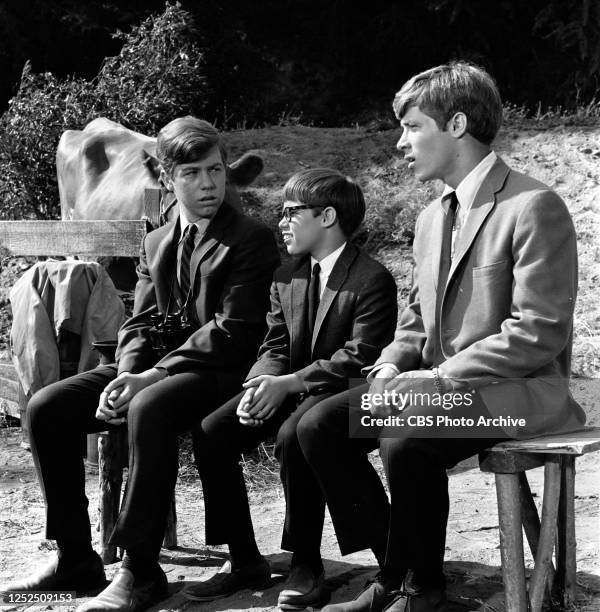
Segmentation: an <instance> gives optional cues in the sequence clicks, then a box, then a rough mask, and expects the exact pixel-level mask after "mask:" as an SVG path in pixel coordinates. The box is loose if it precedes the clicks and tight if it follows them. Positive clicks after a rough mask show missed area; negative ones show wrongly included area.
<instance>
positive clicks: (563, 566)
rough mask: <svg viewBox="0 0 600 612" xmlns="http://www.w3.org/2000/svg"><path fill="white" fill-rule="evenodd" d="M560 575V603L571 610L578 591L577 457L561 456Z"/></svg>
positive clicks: (558, 561)
mask: <svg viewBox="0 0 600 612" xmlns="http://www.w3.org/2000/svg"><path fill="white" fill-rule="evenodd" d="M557 545H558V553H557V555H556V558H557V563H556V564H557V566H558V567H557V574H558V589H559V592H560V598H561V601H560V604H561V605H562V606H563V607H564V608H570V607H571V606H573V605H574V604H575V599H576V595H577V594H576V591H577V579H576V574H577V555H576V538H575V457H574V456H572V455H563V456H562V457H561V486H560V504H559V512H558V534H557Z"/></svg>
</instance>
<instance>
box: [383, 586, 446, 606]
mask: <svg viewBox="0 0 600 612" xmlns="http://www.w3.org/2000/svg"><path fill="white" fill-rule="evenodd" d="M444 610H446V592H445V590H443V589H415V588H408V587H406V585H405V586H404V589H403V590H401V591H400V592H399V593H398V594H397V596H396V597H395V599H394V600H393V601H392V602H391V603H390V604H389V605H388V606H387V607H386V608H384V611H385V612H444Z"/></svg>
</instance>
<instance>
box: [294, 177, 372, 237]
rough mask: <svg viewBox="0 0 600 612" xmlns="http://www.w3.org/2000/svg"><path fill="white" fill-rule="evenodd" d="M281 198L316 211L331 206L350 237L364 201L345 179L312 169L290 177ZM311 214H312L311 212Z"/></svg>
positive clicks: (358, 221) (345, 232) (356, 188)
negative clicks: (313, 208)
mask: <svg viewBox="0 0 600 612" xmlns="http://www.w3.org/2000/svg"><path fill="white" fill-rule="evenodd" d="M283 199H284V200H290V201H292V202H298V203H299V204H311V205H312V206H315V207H318V208H326V207H327V206H332V207H333V208H334V209H335V211H336V213H337V218H338V222H339V224H340V229H341V230H342V232H344V235H345V236H348V237H349V236H351V235H352V234H353V233H354V232H355V231H356V229H357V228H358V226H359V225H360V224H361V222H362V220H363V219H364V216H365V208H366V207H365V198H364V196H363V192H362V189H361V188H360V186H359V185H358V184H357V183H356V182H355V181H353V180H352V179H351V178H350V177H349V176H344V175H343V174H341V173H340V172H338V171H337V170H331V169H330V168H312V169H310V170H301V171H300V172H297V173H296V174H294V175H293V176H292V177H290V179H289V180H288V182H287V183H286V184H285V186H284V187H283ZM313 214H314V213H313Z"/></svg>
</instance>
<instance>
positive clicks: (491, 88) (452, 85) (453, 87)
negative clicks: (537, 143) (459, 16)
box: [393, 62, 502, 145]
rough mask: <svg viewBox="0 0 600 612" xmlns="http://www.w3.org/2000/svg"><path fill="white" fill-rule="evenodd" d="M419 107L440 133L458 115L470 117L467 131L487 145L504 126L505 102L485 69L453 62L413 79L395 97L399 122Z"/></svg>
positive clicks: (395, 107) (422, 73)
mask: <svg viewBox="0 0 600 612" xmlns="http://www.w3.org/2000/svg"><path fill="white" fill-rule="evenodd" d="M411 106H418V107H419V110H421V111H422V112H423V113H425V114H426V115H429V116H430V117H431V118H432V119H434V120H435V122H436V123H437V126H438V127H439V128H440V130H445V129H446V125H447V123H448V121H449V120H450V119H451V118H452V117H453V116H454V115H455V114H456V113H458V112H462V113H464V114H465V115H466V117H467V132H468V133H469V134H471V136H473V138H476V139H477V140H479V141H480V142H482V143H484V144H488V145H489V144H490V143H491V142H492V140H494V138H495V136H496V134H497V133H498V130H499V129H500V125H501V124H502V100H501V99H500V93H499V91H498V86H497V85H496V82H495V81H494V79H493V78H492V77H491V75H490V74H488V73H487V72H486V71H485V70H484V69H483V68H480V67H479V66H476V65H475V64H470V63H467V62H450V63H449V64H443V65H441V66H436V67H435V68H431V69H429V70H426V71H425V72H421V73H420V74H417V75H415V76H413V77H412V78H411V79H409V80H408V81H407V82H406V83H405V84H404V85H403V86H402V89H400V91H399V92H398V93H397V94H396V97H395V98H394V103H393V108H394V113H395V114H396V117H397V118H398V119H402V117H403V116H404V115H405V114H406V112H407V111H408V109H409V108H410V107H411Z"/></svg>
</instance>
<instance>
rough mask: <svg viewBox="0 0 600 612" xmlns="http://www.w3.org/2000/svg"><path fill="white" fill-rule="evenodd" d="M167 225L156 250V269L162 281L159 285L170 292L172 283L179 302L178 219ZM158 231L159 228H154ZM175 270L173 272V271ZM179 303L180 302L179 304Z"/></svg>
mask: <svg viewBox="0 0 600 612" xmlns="http://www.w3.org/2000/svg"><path fill="white" fill-rule="evenodd" d="M166 227H168V231H167V232H166V233H165V235H164V236H163V237H162V238H161V239H160V242H159V243H158V248H157V250H156V269H157V270H158V273H159V275H160V278H161V280H162V283H161V284H160V286H162V287H166V288H168V291H169V293H170V291H171V287H172V285H174V290H175V291H174V293H175V297H176V299H177V300H178V302H179V297H178V296H179V285H178V283H177V272H176V266H177V254H176V247H177V240H178V239H179V219H178V218H177V219H175V221H174V222H173V223H172V224H171V225H170V226H166ZM155 231H160V230H155ZM174 270H175V272H174ZM180 305H181V304H180Z"/></svg>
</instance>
